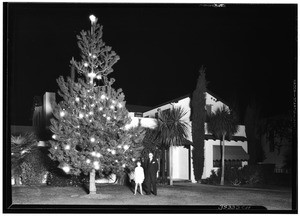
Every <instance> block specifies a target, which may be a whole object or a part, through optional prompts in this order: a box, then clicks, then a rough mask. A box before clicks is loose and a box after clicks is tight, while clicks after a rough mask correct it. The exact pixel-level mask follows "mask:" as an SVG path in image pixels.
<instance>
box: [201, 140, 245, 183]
mask: <svg viewBox="0 0 300 216" xmlns="http://www.w3.org/2000/svg"><path fill="white" fill-rule="evenodd" d="M214 146H220V140H212V139H209V140H206V141H205V144H204V152H205V161H204V167H205V169H204V170H203V175H202V179H206V178H208V177H209V176H210V175H211V171H212V170H214V171H217V170H218V168H214V166H213V147H214ZM225 146H242V148H243V149H244V151H245V152H247V153H248V148H247V142H246V141H244V142H242V141H226V142H225ZM244 165H245V164H244Z"/></svg>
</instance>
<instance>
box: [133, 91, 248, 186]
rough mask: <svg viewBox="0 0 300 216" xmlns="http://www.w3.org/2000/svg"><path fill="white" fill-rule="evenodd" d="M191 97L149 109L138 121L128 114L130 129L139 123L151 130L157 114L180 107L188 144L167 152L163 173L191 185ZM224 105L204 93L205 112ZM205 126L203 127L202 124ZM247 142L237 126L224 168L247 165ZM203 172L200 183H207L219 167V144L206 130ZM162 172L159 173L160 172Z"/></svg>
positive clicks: (192, 175)
mask: <svg viewBox="0 0 300 216" xmlns="http://www.w3.org/2000/svg"><path fill="white" fill-rule="evenodd" d="M190 101H191V96H190V95H185V96H182V97H180V98H176V99H174V100H171V101H168V102H166V103H163V104H161V105H158V106H155V107H152V108H151V109H149V110H148V111H145V112H143V113H142V114H141V113H139V116H140V117H135V114H134V113H130V115H131V116H132V119H133V121H132V123H131V125H130V126H134V125H137V124H138V122H139V120H138V119H140V121H141V124H142V126H144V127H150V128H153V127H155V125H156V123H155V122H156V117H157V116H158V113H159V110H160V111H163V110H167V109H170V108H172V107H182V108H183V109H184V110H185V112H186V115H185V116H184V120H185V121H186V122H187V123H188V125H189V126H188V137H187V140H189V141H190V142H191V143H190V145H186V146H179V147H171V148H172V149H169V151H168V152H167V154H166V155H167V158H166V163H167V164H166V166H165V167H166V173H167V175H168V176H169V178H170V177H171V179H173V180H175V181H176V180H189V181H191V182H196V181H195V177H194V172H193V155H192V152H193V151H192V150H193V146H192V142H193V139H192V133H191V121H190V115H191V108H190ZM223 105H225V106H226V107H228V106H227V105H226V104H225V103H224V102H222V101H221V100H220V99H219V98H217V97H216V96H213V94H212V93H210V92H206V110H207V112H214V111H215V110H216V109H218V108H220V107H222V106H223ZM205 125H206V124H205ZM247 152H248V146H247V138H246V133H245V126H244V125H239V130H238V132H237V133H236V134H234V136H233V138H232V140H231V141H228V140H227V141H226V142H225V161H226V163H227V164H231V165H232V166H240V167H241V166H244V165H246V164H247V160H248V159H249V155H248V154H247ZM204 158H205V161H204V170H203V174H202V179H206V178H208V177H209V176H210V175H211V171H212V170H217V169H218V167H219V163H220V140H218V139H215V138H214V137H213V136H212V134H209V133H208V132H207V130H206V131H205V145H204ZM170 163H172V170H169V167H170ZM160 172H161V171H160Z"/></svg>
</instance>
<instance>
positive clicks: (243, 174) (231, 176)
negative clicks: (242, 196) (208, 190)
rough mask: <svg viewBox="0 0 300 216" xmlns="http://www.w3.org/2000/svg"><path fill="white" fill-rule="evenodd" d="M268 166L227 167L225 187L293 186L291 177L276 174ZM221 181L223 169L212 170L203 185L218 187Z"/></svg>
mask: <svg viewBox="0 0 300 216" xmlns="http://www.w3.org/2000/svg"><path fill="white" fill-rule="evenodd" d="M273 170H274V169H273V167H272V166H268V165H266V166H265V165H248V166H244V167H243V168H238V167H225V177H224V181H225V185H232V186H253V187H260V186H265V185H270V186H285V187H289V186H291V175H290V174H282V173H274V172H273ZM220 179H221V169H218V170H217V171H214V170H212V173H211V176H210V177H209V178H207V179H204V180H202V181H201V182H202V183H203V184H212V185H218V184H219V182H220Z"/></svg>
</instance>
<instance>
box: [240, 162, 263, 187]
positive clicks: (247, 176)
mask: <svg viewBox="0 0 300 216" xmlns="http://www.w3.org/2000/svg"><path fill="white" fill-rule="evenodd" d="M241 172H242V176H243V183H244V184H248V185H257V184H263V183H265V182H266V181H265V175H264V173H263V169H262V168H261V166H257V165H248V166H244V167H243V169H242V170H241Z"/></svg>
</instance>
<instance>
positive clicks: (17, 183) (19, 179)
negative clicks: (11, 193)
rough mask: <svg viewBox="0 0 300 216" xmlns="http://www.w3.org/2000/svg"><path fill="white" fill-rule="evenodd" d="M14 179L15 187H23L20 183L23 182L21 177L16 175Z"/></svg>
mask: <svg viewBox="0 0 300 216" xmlns="http://www.w3.org/2000/svg"><path fill="white" fill-rule="evenodd" d="M14 178H15V185H16V186H20V185H21V184H20V181H21V178H20V175H15V176H14Z"/></svg>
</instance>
